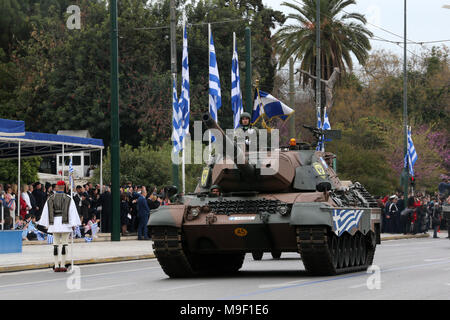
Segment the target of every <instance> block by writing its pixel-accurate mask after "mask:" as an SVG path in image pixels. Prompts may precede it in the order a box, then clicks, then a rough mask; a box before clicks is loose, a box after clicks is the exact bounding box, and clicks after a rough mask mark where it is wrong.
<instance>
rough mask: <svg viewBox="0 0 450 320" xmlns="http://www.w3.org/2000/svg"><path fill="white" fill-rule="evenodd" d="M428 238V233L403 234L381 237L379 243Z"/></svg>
mask: <svg viewBox="0 0 450 320" xmlns="http://www.w3.org/2000/svg"><path fill="white" fill-rule="evenodd" d="M429 237H430V235H429V234H428V233H425V234H424V233H421V234H403V235H396V236H388V237H382V238H381V241H389V240H402V239H413V238H429Z"/></svg>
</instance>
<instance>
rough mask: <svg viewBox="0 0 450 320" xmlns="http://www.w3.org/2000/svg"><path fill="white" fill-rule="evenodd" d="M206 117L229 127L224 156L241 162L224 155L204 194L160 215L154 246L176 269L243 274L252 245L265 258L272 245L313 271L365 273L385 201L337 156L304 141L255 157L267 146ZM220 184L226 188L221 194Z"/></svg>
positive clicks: (152, 226)
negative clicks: (346, 175)
mask: <svg viewBox="0 0 450 320" xmlns="http://www.w3.org/2000/svg"><path fill="white" fill-rule="evenodd" d="M203 123H204V124H205V125H206V127H207V128H209V129H216V130H219V132H221V133H222V136H223V137H224V141H223V143H224V145H225V146H227V147H229V148H225V149H226V150H230V149H231V150H233V152H232V153H231V155H229V154H227V153H224V156H223V157H227V158H228V160H230V159H229V158H231V160H232V161H231V163H230V161H219V159H220V158H222V157H220V155H219V156H217V155H216V157H215V158H214V159H213V160H212V161H210V162H209V164H208V165H207V166H206V167H205V168H204V169H203V172H202V176H201V179H200V182H199V185H198V186H197V188H196V190H195V192H194V193H192V194H186V195H184V196H179V197H178V200H177V201H176V203H175V204H172V205H168V206H162V207H160V208H158V209H157V210H155V212H154V213H152V215H151V216H150V219H149V222H148V228H149V232H150V234H151V237H152V240H153V249H154V253H155V256H156V258H157V259H158V262H159V263H160V265H161V267H162V269H163V270H164V272H165V273H166V274H167V275H168V276H169V277H174V278H179V277H192V276H202V275H221V274H230V273H235V272H237V271H238V270H239V269H240V268H241V267H242V264H243V261H244V256H245V254H246V253H252V254H253V256H254V258H256V259H261V257H262V254H263V253H264V252H270V253H272V256H273V257H274V258H279V257H280V255H281V254H282V253H283V252H296V253H299V254H300V256H301V259H302V261H303V265H304V267H305V268H306V270H307V271H308V272H309V273H310V274H312V275H336V274H341V273H347V272H356V271H363V270H366V269H367V268H368V267H369V266H370V265H371V264H372V261H373V259H374V254H375V248H376V245H377V244H379V243H380V214H381V212H380V209H379V208H378V206H377V203H376V201H375V199H374V198H373V197H372V196H371V195H370V194H369V192H367V190H366V189H365V188H364V187H363V186H362V185H361V184H360V183H351V182H344V181H341V180H340V179H339V178H338V176H337V174H336V172H335V171H334V170H333V168H332V166H331V164H332V161H333V158H334V155H333V154H331V153H327V152H320V151H316V150H315V148H313V147H314V146H311V145H309V144H306V143H296V144H295V145H292V146H286V147H281V148H279V149H278V150H268V151H267V152H266V154H268V155H269V156H268V157H265V158H264V157H261V158H260V159H258V160H257V164H254V163H253V164H252V163H251V161H250V160H249V159H252V155H253V156H255V155H256V156H258V153H260V151H248V150H246V148H245V147H242V145H241V146H240V145H239V143H237V142H236V141H234V140H232V139H230V137H227V136H226V135H225V133H224V132H223V130H222V129H221V128H220V127H219V126H218V125H217V123H216V122H215V121H214V120H213V119H212V118H211V117H210V115H209V114H204V115H203ZM317 132H319V133H320V134H322V132H320V130H318V129H317V130H316V133H317ZM272 153H273V154H275V153H276V157H271V155H272ZM239 159H241V160H242V159H243V161H238V160H239ZM253 159H254V157H253ZM222 160H223V159H222ZM276 167H278V168H277V170H273V172H272V173H271V174H267V172H265V174H262V173H263V172H264V170H270V169H271V168H276ZM211 186H216V187H217V188H220V194H219V195H217V193H215V194H213V193H211V192H210V189H211ZM216 191H217V190H216ZM299 267H300V264H299Z"/></svg>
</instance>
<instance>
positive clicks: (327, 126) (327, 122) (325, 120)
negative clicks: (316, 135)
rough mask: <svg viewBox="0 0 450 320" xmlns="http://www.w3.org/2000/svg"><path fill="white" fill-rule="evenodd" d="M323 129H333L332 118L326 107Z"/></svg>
mask: <svg viewBox="0 0 450 320" xmlns="http://www.w3.org/2000/svg"><path fill="white" fill-rule="evenodd" d="M322 129H323V130H331V125H330V120H328V113H327V108H325V111H324V116H323V127H322Z"/></svg>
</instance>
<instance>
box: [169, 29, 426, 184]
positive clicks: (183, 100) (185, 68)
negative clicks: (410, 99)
mask: <svg viewBox="0 0 450 320" xmlns="http://www.w3.org/2000/svg"><path fill="white" fill-rule="evenodd" d="M208 37H209V39H208V42H209V112H210V114H211V117H212V118H213V119H214V120H215V121H216V122H218V117H217V114H218V111H219V109H220V108H221V106H222V94H221V87H220V76H219V69H218V66H217V58H216V51H215V48H214V39H213V36H212V32H211V25H208ZM181 83H182V87H181V95H180V98H179V99H177V89H176V83H175V81H174V82H173V119H172V125H173V131H172V141H173V152H174V153H178V152H179V151H180V150H183V139H184V137H185V136H186V135H187V134H188V133H189V115H190V93H189V60H188V44H187V27H186V23H184V25H183V55H182V81H181ZM240 88H241V86H240V75H239V59H238V53H237V46H236V34H235V33H233V57H232V61H231V107H232V110H233V126H234V129H236V128H238V127H239V120H240V115H241V114H242V112H243V103H242V93H241V89H240ZM293 113H294V110H293V109H291V108H290V107H288V106H287V105H286V104H284V103H283V102H281V101H280V100H278V99H277V98H275V97H274V96H272V95H271V94H269V93H267V92H264V91H262V90H259V88H256V92H255V99H254V103H253V110H252V118H251V121H250V122H251V123H252V124H255V123H257V122H258V121H259V120H260V119H263V121H264V115H265V116H266V117H267V118H268V119H269V120H270V119H272V118H275V117H278V118H280V119H281V120H283V121H286V120H287V119H288V118H289V117H290V116H291V115H292V114H293ZM263 125H264V126H265V123H264V122H263ZM317 128H319V129H323V130H331V125H330V121H329V119H328V113H327V108H325V109H324V118H323V122H322V119H321V115H320V111H319V110H318V112H317ZM325 141H326V140H325V139H324V137H322V138H321V139H319V142H318V144H317V148H316V150H318V151H325ZM211 142H214V137H211ZM416 161H417V153H416V151H415V148H414V144H413V141H412V138H411V128H410V127H409V129H408V153H407V155H406V157H405V167H406V166H409V173H410V175H411V176H414V169H413V167H414V164H415V162H416Z"/></svg>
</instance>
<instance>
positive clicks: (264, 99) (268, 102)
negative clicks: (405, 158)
mask: <svg viewBox="0 0 450 320" xmlns="http://www.w3.org/2000/svg"><path fill="white" fill-rule="evenodd" d="M257 92H258V96H257V97H256V99H257V100H259V102H258V106H257V108H256V110H255V105H254V106H253V113H254V115H255V118H254V117H253V116H252V120H254V121H252V123H253V122H256V121H258V117H257V116H260V115H261V107H262V108H263V110H264V114H265V115H266V116H267V118H269V120H270V119H272V118H275V117H277V118H280V119H281V120H283V121H286V120H287V119H288V118H289V116H290V115H291V114H293V113H294V110H292V109H291V108H289V107H288V106H287V105H285V104H284V103H283V102H281V101H280V100H278V99H277V98H275V97H274V96H272V95H271V94H269V93H267V92H264V91H261V90H257Z"/></svg>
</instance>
